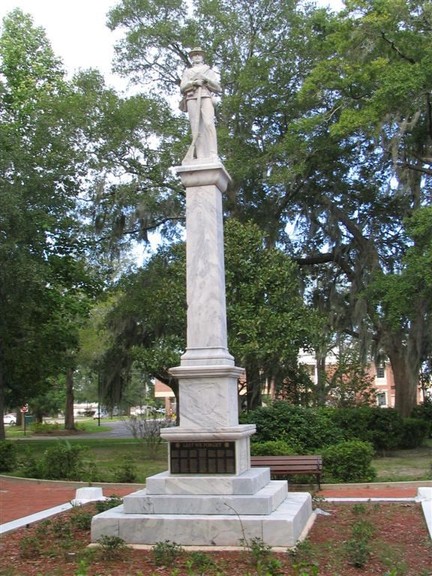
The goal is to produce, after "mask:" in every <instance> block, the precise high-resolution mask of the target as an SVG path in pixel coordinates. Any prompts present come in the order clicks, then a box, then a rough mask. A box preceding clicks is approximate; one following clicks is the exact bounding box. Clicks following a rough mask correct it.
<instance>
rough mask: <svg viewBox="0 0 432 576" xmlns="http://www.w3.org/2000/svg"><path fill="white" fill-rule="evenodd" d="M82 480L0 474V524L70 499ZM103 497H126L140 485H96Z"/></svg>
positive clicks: (81, 486) (81, 485) (73, 496)
mask: <svg viewBox="0 0 432 576" xmlns="http://www.w3.org/2000/svg"><path fill="white" fill-rule="evenodd" d="M85 486H88V483H84V482H56V481H49V480H30V479H25V478H11V477H8V476H0V524H5V523H6V522H10V521H12V520H17V519H19V518H23V517H25V516H29V515H31V514H35V513H36V512H42V511H43V510H46V509H48V508H53V507H54V506H59V505H61V504H65V503H66V502H71V501H72V500H73V499H74V498H75V494H76V491H77V488H83V487H85ZM92 486H102V489H103V494H104V496H108V497H109V496H112V495H113V494H115V495H117V496H126V494H130V493H131V492H135V491H136V490H139V489H140V488H142V487H143V486H142V485H141V484H139V485H138V484H99V483H95V484H92Z"/></svg>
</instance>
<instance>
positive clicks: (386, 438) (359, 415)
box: [327, 406, 403, 452]
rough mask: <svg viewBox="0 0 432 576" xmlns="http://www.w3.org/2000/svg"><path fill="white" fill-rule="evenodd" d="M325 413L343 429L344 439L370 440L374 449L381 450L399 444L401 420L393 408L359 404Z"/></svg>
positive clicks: (401, 428) (395, 446) (389, 448)
mask: <svg viewBox="0 0 432 576" xmlns="http://www.w3.org/2000/svg"><path fill="white" fill-rule="evenodd" d="M327 413H328V414H329V417H330V418H331V420H332V422H333V424H334V425H336V426H337V427H338V428H339V429H340V430H342V431H343V435H344V438H345V440H362V441H363V442H371V443H372V444H373V446H374V448H375V450H376V451H381V452H384V451H386V450H391V449H394V448H397V447H399V446H400V442H401V438H402V431H403V421H402V417H401V416H400V415H399V414H398V413H397V412H396V410H394V409H393V408H378V407H371V406H360V407H358V408H339V409H334V410H328V411H327Z"/></svg>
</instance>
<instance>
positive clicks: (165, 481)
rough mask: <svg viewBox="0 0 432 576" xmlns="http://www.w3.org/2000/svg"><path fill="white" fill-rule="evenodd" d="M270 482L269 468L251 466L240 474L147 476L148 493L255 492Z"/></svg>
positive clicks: (226, 493) (246, 493)
mask: <svg viewBox="0 0 432 576" xmlns="http://www.w3.org/2000/svg"><path fill="white" fill-rule="evenodd" d="M269 482H270V469H269V468H250V469H249V470H247V471H246V472H244V473H243V474H241V475H239V476H198V475H194V476H174V475H173V474H170V473H169V472H161V473H160V474H155V475H154V476H150V477H149V478H147V482H146V490H147V494H154V495H158V494H178V495H185V494H188V495H190V494H192V495H199V496H205V495H212V494H213V495H217V494H224V495H232V494H243V495H250V494H255V493H256V492H258V491H259V490H261V489H262V488H264V486H266V484H268V483H269Z"/></svg>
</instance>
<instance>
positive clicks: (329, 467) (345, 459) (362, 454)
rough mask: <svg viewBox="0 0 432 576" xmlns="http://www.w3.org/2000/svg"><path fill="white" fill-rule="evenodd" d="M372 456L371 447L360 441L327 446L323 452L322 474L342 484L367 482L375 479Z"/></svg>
mask: <svg viewBox="0 0 432 576" xmlns="http://www.w3.org/2000/svg"><path fill="white" fill-rule="evenodd" d="M373 455H374V450H373V447H372V445H371V444H370V443H368V442H361V441H360V440H350V441H348V442H341V443H340V444H336V445H335V446H329V447H328V448H326V449H325V450H324V452H323V467H324V474H325V476H326V478H327V479H328V476H330V477H331V478H332V479H334V480H339V481H342V482H369V481H371V480H374V479H375V478H376V471H375V470H374V468H373V467H372V466H371V462H372V458H373Z"/></svg>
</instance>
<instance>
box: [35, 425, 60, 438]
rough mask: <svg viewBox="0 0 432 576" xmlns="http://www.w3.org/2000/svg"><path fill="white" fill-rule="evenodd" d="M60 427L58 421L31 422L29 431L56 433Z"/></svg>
mask: <svg viewBox="0 0 432 576" xmlns="http://www.w3.org/2000/svg"><path fill="white" fill-rule="evenodd" d="M62 428H63V427H62V426H61V424H60V423H59V422H33V423H32V424H31V431H32V432H33V433H34V434H44V435H45V434H47V435H49V434H57V433H58V431H59V430H62Z"/></svg>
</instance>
